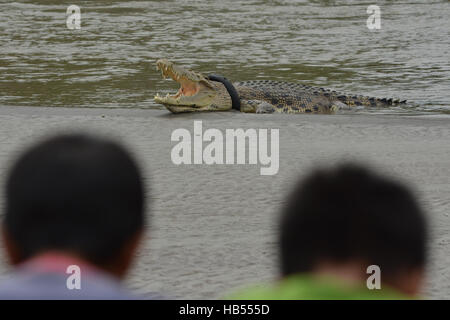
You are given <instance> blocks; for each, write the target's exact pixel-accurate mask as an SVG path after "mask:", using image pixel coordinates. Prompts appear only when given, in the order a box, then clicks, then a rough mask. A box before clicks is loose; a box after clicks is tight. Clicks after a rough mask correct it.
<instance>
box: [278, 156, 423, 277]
mask: <svg viewBox="0 0 450 320" xmlns="http://www.w3.org/2000/svg"><path fill="white" fill-rule="evenodd" d="M426 238H427V231H426V221H425V216H424V214H423V212H422V210H421V208H420V207H419V205H418V203H417V202H416V200H415V198H414V196H413V194H412V192H411V191H410V190H409V189H408V188H407V187H406V186H404V185H403V184H401V183H399V182H397V181H394V180H391V179H390V178H385V177H382V176H381V175H378V174H376V173H375V172H373V171H371V170H370V169H366V168H364V167H362V166H359V165H355V164H350V163H346V164H342V165H340V166H338V167H337V168H332V169H328V170H326V169H319V170H317V171H314V172H313V173H311V174H310V175H309V176H308V177H307V178H306V179H305V180H302V181H300V182H299V183H298V185H297V186H296V188H295V190H294V191H293V192H292V194H291V195H290V197H289V199H288V203H287V205H286V206H285V208H284V212H283V215H282V219H281V233H280V246H281V250H280V254H281V257H280V260H281V272H282V274H283V275H284V276H287V275H290V274H296V273H301V272H311V271H313V270H314V268H315V267H316V266H317V264H318V263H320V262H324V261H325V262H333V263H336V262H337V263H340V262H349V261H353V260H354V259H359V260H361V261H364V262H366V263H367V264H368V265H372V264H374V265H378V266H379V267H380V269H381V271H382V273H383V276H385V277H386V278H388V277H391V276H395V275H396V274H398V273H399V272H404V271H407V270H412V269H414V268H421V267H423V266H424V265H425V262H426ZM364 271H365V270H364Z"/></svg>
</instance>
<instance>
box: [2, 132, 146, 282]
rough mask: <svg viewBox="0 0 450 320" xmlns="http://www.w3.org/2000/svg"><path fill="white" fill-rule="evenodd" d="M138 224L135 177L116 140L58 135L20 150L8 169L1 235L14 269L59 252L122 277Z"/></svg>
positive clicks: (139, 193) (139, 185) (140, 202)
mask: <svg viewBox="0 0 450 320" xmlns="http://www.w3.org/2000/svg"><path fill="white" fill-rule="evenodd" d="M143 226H144V190H143V182H142V178H141V173H140V171H139V169H138V167H137V165H136V163H135V161H134V160H133V159H132V158H131V157H130V155H129V154H128V152H127V151H125V149H124V148H123V147H121V146H120V145H118V144H116V143H115V142H112V141H109V140H103V139H100V138H95V137H91V136H87V135H77V134H74V135H62V136H56V137H53V138H50V139H48V140H45V141H43V142H41V143H39V144H36V145H34V146H32V147H31V148H29V149H28V150H26V151H25V152H24V153H23V154H22V155H21V156H20V157H19V159H18V160H17V161H16V162H15V164H14V165H13V167H12V169H11V171H10V174H9V177H8V180H7V184H6V213H5V216H4V221H3V238H4V242H5V248H6V251H7V254H8V256H9V258H10V261H11V263H12V264H13V265H21V264H23V263H25V262H27V261H30V260H34V259H35V258H36V257H41V256H49V255H50V256H55V255H56V256H61V255H63V256H68V257H73V258H76V259H79V260H80V261H85V262H87V263H88V264H89V265H92V266H95V267H96V268H98V269H99V270H101V271H104V272H105V273H107V274H109V275H112V276H114V277H115V278H121V277H123V276H124V275H125V274H126V271H127V270H128V268H129V266H130V263H131V261H132V258H133V255H134V253H135V249H136V247H137V245H138V242H139V238H140V235H141V232H142V229H143ZM50 260H51V261H54V260H55V259H50ZM69 260H70V259H69Z"/></svg>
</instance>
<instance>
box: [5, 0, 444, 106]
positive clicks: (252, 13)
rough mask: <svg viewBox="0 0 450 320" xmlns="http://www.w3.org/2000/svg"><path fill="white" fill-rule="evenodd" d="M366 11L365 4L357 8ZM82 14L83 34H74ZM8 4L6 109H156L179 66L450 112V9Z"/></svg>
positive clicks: (420, 5) (387, 4)
mask: <svg viewBox="0 0 450 320" xmlns="http://www.w3.org/2000/svg"><path fill="white" fill-rule="evenodd" d="M358 3H361V4H358ZM71 4H76V5H78V6H80V7H81V30H69V29H68V28H67V26H66V9H67V7H68V5H71ZM377 4H378V5H379V6H380V7H381V18H382V25H381V30H378V31H375V32H374V31H370V30H369V29H368V28H367V26H366V20H367V17H368V14H367V13H366V10H367V6H368V4H367V2H363V1H360V2H359V1H350V0H347V1H293V0H290V1H289V0H286V1H281V0H280V1H268V0H265V1H262V0H261V1H247V0H245V1H244V0H241V1H231V2H228V1H187V0H185V1H99V0H90V1H80V0H78V1H75V0H70V1H56V0H53V1H45V0H33V1H16V2H9V1H3V0H2V1H1V4H0V43H1V49H0V52H1V53H0V105H27V106H56V107H58V106H82V107H92V108H95V107H125V108H154V107H156V105H155V104H154V103H153V101H152V99H153V96H154V94H155V92H156V91H163V92H165V91H167V92H168V91H173V88H175V87H176V86H175V85H174V84H173V83H170V82H163V81H162V80H161V79H160V76H159V74H158V73H157V72H156V71H155V70H154V68H153V65H152V63H153V62H154V61H155V60H156V59H157V58H160V57H166V58H169V59H172V60H174V61H176V62H178V63H181V64H183V65H186V66H189V67H192V68H195V69H196V70H200V71H203V72H215V73H220V74H223V75H225V76H227V77H228V78H230V79H233V80H248V79H280V80H288V81H297V82H302V83H308V84H312V85H319V86H324V87H329V88H333V89H336V90H342V91H345V92H349V93H359V94H364V95H374V96H379V97H384V96H388V97H391V96H393V97H400V98H403V99H408V100H409V101H411V102H412V103H413V105H411V106H409V108H411V110H412V109H415V110H416V109H417V108H419V109H421V110H423V109H430V110H438V111H439V110H440V111H444V112H445V111H447V112H450V90H449V88H450V82H449V79H450V62H449V56H450V20H449V19H448V17H449V15H450V2H449V1H444V0H441V1H429V0H420V1H402V2H400V1H395V2H394V1H377Z"/></svg>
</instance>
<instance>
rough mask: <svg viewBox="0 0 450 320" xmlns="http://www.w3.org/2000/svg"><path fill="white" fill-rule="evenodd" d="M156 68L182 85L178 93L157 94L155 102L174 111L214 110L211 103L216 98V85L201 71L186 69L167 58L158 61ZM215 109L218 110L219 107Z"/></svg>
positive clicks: (165, 76) (164, 76)
mask: <svg viewBox="0 0 450 320" xmlns="http://www.w3.org/2000/svg"><path fill="white" fill-rule="evenodd" d="M156 69H157V70H160V71H161V74H162V76H163V78H168V77H170V78H172V79H173V80H175V81H176V82H178V83H179V84H180V85H181V87H180V89H179V90H178V92H177V93H176V94H173V95H169V94H167V95H166V96H164V97H162V96H160V95H159V94H157V95H156V96H155V98H154V99H155V102H156V103H159V104H162V105H164V106H165V107H166V108H167V109H169V110H170V111H171V112H173V113H180V112H195V111H209V110H212V108H211V105H212V104H213V101H214V99H215V98H216V94H217V92H216V89H215V86H214V85H213V84H212V83H211V81H210V80H208V79H207V78H206V77H205V76H203V75H202V74H200V73H197V72H194V71H191V70H186V69H184V68H182V67H179V66H177V65H175V64H173V63H172V62H170V61H168V60H166V59H160V60H158V61H157V62H156ZM214 111H218V109H217V107H215V108H214Z"/></svg>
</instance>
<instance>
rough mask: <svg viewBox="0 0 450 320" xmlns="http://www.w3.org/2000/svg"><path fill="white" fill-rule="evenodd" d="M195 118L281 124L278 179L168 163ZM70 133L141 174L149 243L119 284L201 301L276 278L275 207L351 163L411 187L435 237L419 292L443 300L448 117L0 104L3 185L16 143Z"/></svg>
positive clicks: (229, 168) (448, 288)
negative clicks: (132, 159) (317, 171)
mask: <svg viewBox="0 0 450 320" xmlns="http://www.w3.org/2000/svg"><path fill="white" fill-rule="evenodd" d="M194 120H203V126H204V128H205V129H206V128H217V129H220V130H223V131H224V130H225V129H228V128H230V129H236V128H255V129H259V128H269V129H270V128H274V129H275V128H279V129H280V144H279V148H280V150H279V154H280V168H279V172H278V174H277V175H275V176H261V175H260V174H259V173H260V171H259V168H260V167H259V166H250V165H221V166H220V165H213V166H207V165H191V166H186V165H184V166H176V165H174V164H173V163H172V162H171V158H170V152H171V149H172V147H173V146H174V145H175V143H174V142H171V141H170V137H171V133H172V131H173V130H174V129H177V128H186V129H188V130H190V131H191V132H192V130H193V122H194ZM73 129H83V130H89V131H91V132H98V133H101V134H105V135H108V136H112V137H116V138H118V139H120V140H121V141H123V142H125V143H126V144H127V145H128V146H129V148H130V149H131V150H132V151H134V152H135V154H136V155H137V157H138V159H139V160H140V162H141V165H142V167H143V169H144V170H145V172H146V174H147V176H148V183H149V185H150V187H151V199H152V203H151V212H152V215H153V217H152V230H151V238H150V237H149V238H148V240H147V241H146V243H145V245H144V247H143V248H142V249H141V251H140V256H139V261H138V263H137V264H136V266H135V267H134V269H133V270H132V273H131V275H130V277H129V279H128V280H127V283H128V285H129V286H130V287H131V288H133V289H136V290H137V291H139V292H148V291H162V292H164V293H166V294H168V295H170V296H175V297H184V298H206V299H208V298H216V297H220V296H221V295H222V294H223V293H224V292H227V291H229V290H230V289H231V288H233V287H236V286H241V285H243V284H246V283H249V284H250V283H254V282H255V281H260V280H268V279H273V278H274V277H275V276H276V275H277V274H276V265H275V259H276V256H275V245H276V221H277V212H278V209H279V208H280V205H281V204H282V203H283V201H284V198H285V195H286V192H287V191H288V190H289V188H290V186H291V185H292V183H293V182H294V181H295V180H296V178H297V177H298V176H300V175H304V174H305V173H307V172H308V170H310V168H311V167H312V166H314V165H316V164H318V163H322V164H334V163H336V162H338V161H340V160H342V159H347V160H348V159H356V160H364V161H366V160H367V161H369V162H370V163H371V164H372V165H373V166H374V167H376V168H378V169H380V170H382V171H383V172H386V173H388V174H393V175H395V176H401V177H403V179H405V180H406V181H408V182H411V183H413V184H414V186H415V189H416V190H417V194H418V196H419V197H420V199H421V202H422V203H423V204H424V206H425V207H426V209H427V211H428V214H429V217H430V221H431V227H432V233H433V234H432V235H433V239H432V241H431V253H432V257H431V263H430V268H429V277H428V281H427V287H426V290H425V295H426V296H428V297H432V298H446V299H449V298H450V255H449V252H450V144H449V138H450V118H449V117H423V116H420V117H418V116H417V117H411V116H395V115H385V116H381V115H357V114H355V115H337V116H330V115H255V114H241V113H234V112H230V113H214V114H212V113H211V114H188V115H171V114H168V112H167V111H164V110H133V109H64V108H37V107H36V108H21V107H0V183H1V185H2V186H3V182H4V178H5V170H6V169H7V168H8V165H9V160H11V159H12V157H13V155H14V154H15V153H16V152H17V151H20V150H21V148H22V147H23V146H25V145H27V144H28V143H30V142H33V141H34V139H35V138H37V137H40V136H42V135H43V134H45V133H51V132H55V131H58V132H60V131H72V130H73ZM2 203H3V199H1V200H0V204H2ZM405 223H408V222H407V221H405ZM1 258H2V259H1V265H0V273H2V274H4V273H5V272H7V267H6V265H5V263H4V257H3V255H1Z"/></svg>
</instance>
